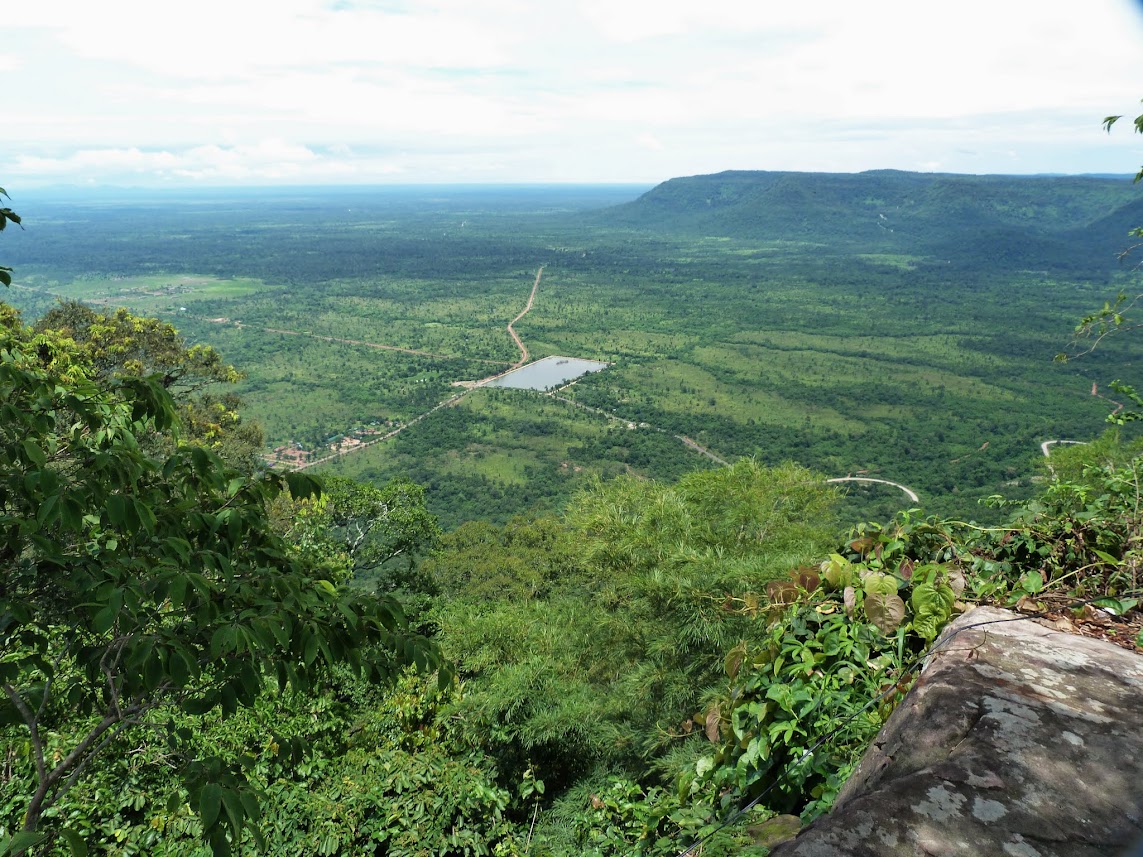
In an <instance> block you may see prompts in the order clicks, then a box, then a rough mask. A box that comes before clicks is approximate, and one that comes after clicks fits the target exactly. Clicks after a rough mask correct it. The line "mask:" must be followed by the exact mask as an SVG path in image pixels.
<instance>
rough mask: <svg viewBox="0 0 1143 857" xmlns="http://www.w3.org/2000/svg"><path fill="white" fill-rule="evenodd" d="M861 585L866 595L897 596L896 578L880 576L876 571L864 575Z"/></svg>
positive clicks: (887, 575) (885, 575)
mask: <svg viewBox="0 0 1143 857" xmlns="http://www.w3.org/2000/svg"><path fill="white" fill-rule="evenodd" d="M861 585H862V588H863V589H864V590H865V594H866V595H896V594H897V578H895V577H893V575H891V574H882V573H881V572H876V571H875V572H871V573H870V574H867V575H865V579H864V580H862V581H861ZM875 624H876V623H875Z"/></svg>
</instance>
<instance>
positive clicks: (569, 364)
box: [483, 357, 611, 390]
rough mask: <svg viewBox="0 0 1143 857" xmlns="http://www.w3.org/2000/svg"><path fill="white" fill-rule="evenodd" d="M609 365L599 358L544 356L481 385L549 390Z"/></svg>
mask: <svg viewBox="0 0 1143 857" xmlns="http://www.w3.org/2000/svg"><path fill="white" fill-rule="evenodd" d="M609 365H611V364H609V363H603V362H601V361H599V360H581V359H580V358H578V357H545V358H544V359H543V360H537V361H536V362H534V363H529V364H528V365H527V366H521V367H520V368H519V369H513V370H512V371H511V372H507V373H505V374H503V375H501V376H500V377H499V378H497V379H496V380H494V381H489V382H488V383H486V384H484V385H483V386H485V387H512V388H513V389H516V390H550V389H552V388H553V387H562V386H563V385H564V384H566V383H568V381H574V380H575V379H576V378H581V377H583V376H584V375H586V374H587V373H589V372H600V371H602V370H604V369H606V368H607V367H608V366H609Z"/></svg>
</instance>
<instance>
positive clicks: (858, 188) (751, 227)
mask: <svg viewBox="0 0 1143 857" xmlns="http://www.w3.org/2000/svg"><path fill="white" fill-rule="evenodd" d="M600 218H601V221H602V222H603V223H604V224H606V225H609V226H625V227H629V228H635V229H648V230H653V231H660V230H667V231H671V232H680V231H681V232H690V233H694V234H698V235H707V236H723V237H732V238H744V239H760V240H765V241H799V242H809V243H816V244H821V245H822V246H823V248H824V249H826V250H827V251H828V250H830V249H832V250H836V251H838V252H844V253H852V252H876V253H905V254H910V255H918V256H930V257H933V258H940V259H948V260H951V263H952V264H954V265H955V264H958V261H963V260H964V257H965V254H966V252H967V253H968V255H969V256H971V257H973V263H974V264H976V263H979V262H980V261H984V260H987V261H989V262H990V263H994V264H998V265H1001V266H1015V267H1021V268H1023V267H1029V266H1031V267H1040V268H1066V269H1073V268H1074V269H1091V268H1092V267H1093V266H1095V267H1096V268H1099V269H1103V270H1106V269H1107V268H1108V267H1110V266H1113V265H1114V264H1115V257H1114V253H1113V252H1112V250H1113V248H1121V247H1122V246H1123V245H1124V244H1125V243H1126V228H1125V227H1124V226H1123V224H1125V223H1131V224H1133V225H1135V224H1143V200H1141V199H1140V193H1139V190H1138V189H1137V188H1135V187H1133V185H1132V184H1131V182H1130V181H1129V180H1128V179H1126V178H1123V179H1109V178H1098V177H1088V176H970V175H951V174H937V173H909V172H901V171H897V170H875V171H871V172H864V173H852V174H846V173H791V172H744V171H731V172H723V173H717V174H715V175H705V176H691V177H687V178H676V179H671V180H670V181H666V182H663V183H662V184H660V185H658V186H657V187H655V188H653V189H652V190H650V191H648V192H647V193H645V194H643V195H642V196H641V197H639V198H638V199H637V200H635V201H634V202H630V203H627V204H625V205H620V206H616V207H615V208H611V209H608V210H607V211H606V212H603V213H601V214H600Z"/></svg>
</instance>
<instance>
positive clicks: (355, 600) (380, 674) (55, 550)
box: [0, 304, 437, 854]
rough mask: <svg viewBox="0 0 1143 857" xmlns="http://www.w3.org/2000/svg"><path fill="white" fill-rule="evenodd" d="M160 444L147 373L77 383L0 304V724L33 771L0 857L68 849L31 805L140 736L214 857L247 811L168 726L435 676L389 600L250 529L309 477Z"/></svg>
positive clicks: (48, 335) (161, 413)
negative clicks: (349, 686) (178, 719)
mask: <svg viewBox="0 0 1143 857" xmlns="http://www.w3.org/2000/svg"><path fill="white" fill-rule="evenodd" d="M178 432H179V424H178V408H177V406H176V404H175V402H174V401H173V399H172V398H171V394H170V391H169V390H168V389H167V387H166V386H165V385H164V383H163V378H162V377H161V376H158V375H149V376H142V375H121V374H108V375H103V374H100V373H98V372H95V371H93V370H92V369H91V366H90V363H89V362H88V360H87V359H86V357H85V355H84V354H83V352H82V349H81V348H80V347H78V346H76V345H75V343H74V342H73V341H72V340H70V339H67V338H64V337H62V336H59V335H58V334H55V333H53V332H51V331H43V332H39V333H37V332H34V331H31V330H29V329H28V328H26V327H25V326H23V325H22V324H21V323H20V322H19V320H18V316H17V315H16V313H15V312H14V311H12V310H11V309H10V308H8V307H6V306H5V305H3V304H0V567H3V568H4V569H5V575H4V577H3V578H2V579H0V729H4V730H7V731H8V732H9V733H10V734H11V730H13V729H19V730H22V731H23V733H24V738H25V740H26V743H27V747H28V748H29V749H28V752H29V753H30V755H31V757H32V760H33V762H34V765H35V771H36V774H35V782H36V788H35V791H34V793H33V794H32V795H31V796H30V797H28V798H27V803H26V809H25V810H24V812H23V818H22V821H21V822H20V824H19V829H18V830H17V831H15V832H14V834H13V835H12V836H11V837H10V838H9V839H8V840H7V842H5V841H4V840H2V839H0V853H4V851H5V850H7V852H9V853H15V854H19V853H23V852H24V851H25V850H26V849H28V848H29V847H31V846H33V845H35V844H37V843H40V842H43V841H44V840H46V839H48V838H51V837H54V836H62V837H64V838H65V839H67V840H68V841H69V842H70V843H71V845H72V846H73V850H74V851H76V852H77V853H81V852H82V851H83V843H82V841H80V840H79V839H78V837H77V835H76V834H74V832H71V831H68V830H66V829H63V828H61V827H59V825H58V821H55V820H53V821H48V820H47V815H46V814H47V813H48V810H49V809H50V808H51V807H52V806H53V805H54V804H55V803H56V802H58V801H59V799H60V797H61V796H62V795H63V794H64V793H66V791H67V790H68V789H69V788H70V787H71V786H72V785H74V784H75V783H76V782H77V781H78V780H79V779H80V778H81V777H83V775H84V773H85V771H86V770H87V769H88V767H89V766H90V765H91V764H92V762H93V760H95V759H96V758H97V757H98V756H99V754H100V753H101V751H103V750H104V749H105V748H106V747H108V746H109V745H110V744H111V742H113V741H115V740H116V739H121V738H123V737H127V736H131V735H139V736H143V735H152V736H153V735H154V734H156V733H158V734H161V735H162V736H163V739H164V740H165V741H167V742H168V744H169V753H170V758H171V759H172V760H173V762H174V763H175V764H177V766H178V767H179V769H180V771H181V772H182V773H183V781H184V784H185V787H186V788H187V790H188V792H189V795H190V800H191V802H192V804H193V805H194V806H195V807H196V809H197V810H198V812H199V814H200V816H201V818H202V824H203V829H204V835H205V836H206V837H207V838H208V840H209V842H210V844H211V846H212V847H213V849H214V851H215V853H216V854H225V853H228V851H229V848H230V845H231V843H235V842H237V841H238V840H239V838H240V836H241V835H242V831H243V829H244V828H247V827H250V828H251V829H252V830H253V831H254V833H255V835H256V834H257V829H256V827H253V826H252V825H253V823H254V822H255V821H256V820H257V818H258V812H259V810H258V804H257V800H256V797H255V795H254V794H253V792H252V791H251V790H250V789H249V788H247V787H246V785H245V778H244V776H243V775H242V773H241V771H239V770H230V769H226V768H224V767H223V766H221V765H220V764H219V763H218V762H217V760H211V759H204V758H196V757H195V755H194V754H192V753H188V752H187V747H188V746H189V745H188V740H189V737H190V736H189V734H188V733H187V730H185V729H177V728H174V725H173V721H172V720H171V719H170V718H169V717H168V716H167V715H168V714H169V713H172V712H181V713H182V714H185V715H189V716H201V715H204V714H207V713H208V712H215V711H217V712H221V714H222V715H223V716H226V715H229V714H232V713H234V712H235V711H236V710H237V709H239V708H240V707H247V706H250V705H252V704H253V702H254V701H255V700H256V699H257V698H258V697H259V695H260V694H262V693H263V692H264V690H265V689H266V687H267V681H268V680H269V679H276V681H277V684H278V686H279V687H280V688H286V687H292V688H295V689H302V690H304V689H307V688H311V687H313V686H314V684H315V682H317V681H318V680H319V679H320V678H321V676H322V675H323V674H324V673H325V672H326V670H328V669H329V668H330V667H332V666H334V665H339V664H340V665H348V666H349V667H350V668H352V669H353V670H354V671H356V672H358V673H359V674H362V675H365V676H368V677H369V678H371V679H373V680H383V679H387V678H390V677H392V676H393V675H394V674H395V672H396V671H397V670H398V669H399V668H400V666H401V665H402V664H406V663H415V664H416V665H418V666H419V667H421V668H430V667H432V666H435V665H436V664H437V660H436V655H435V650H434V649H433V648H432V646H431V645H430V644H429V643H428V642H427V641H426V640H424V639H422V638H420V637H418V636H416V635H413V634H410V633H409V632H408V631H407V630H406V626H405V623H404V619H403V617H402V615H401V611H400V609H399V607H398V605H397V604H396V602H394V601H393V600H391V599H389V598H385V597H374V596H370V597H366V596H362V595H360V594H357V593H354V592H351V591H348V590H346V589H344V588H342V587H339V586H338V585H336V583H335V582H334V581H331V580H329V579H326V578H325V577H322V576H320V574H318V573H317V572H316V571H315V570H314V568H313V567H312V566H311V565H310V564H308V563H307V562H305V561H304V558H302V557H300V556H299V555H298V553H297V552H296V551H293V550H292V549H291V548H290V546H289V545H288V544H287V543H286V542H285V540H283V539H282V537H281V536H280V535H278V534H276V533H275V532H274V531H273V530H272V528H271V527H270V526H269V521H268V513H267V506H268V504H269V503H270V502H271V501H272V500H273V499H274V498H275V497H276V496H278V495H280V494H282V493H283V492H284V491H287V490H288V491H289V492H290V493H291V494H293V495H294V496H295V497H305V496H310V497H314V496H317V495H318V493H319V485H318V484H317V482H316V481H315V480H313V479H311V478H309V477H306V476H304V475H302V474H288V475H285V476H281V475H277V474H273V473H262V474H260V475H257V476H250V475H247V474H243V473H242V472H240V471H238V470H236V469H234V468H232V467H230V466H228V465H227V464H225V463H224V462H223V461H222V460H221V459H220V458H219V457H218V456H217V455H216V454H215V453H213V452H212V451H211V450H209V449H205V448H202V447H200V446H186V445H179V444H178V443H177V439H178ZM153 435H162V436H166V437H170V438H171V439H172V441H173V442H172V443H171V448H170V451H169V452H167V453H157V452H156V451H155V450H154V449H153V448H152V447H148V446H145V445H144V444H142V443H141V442H140V438H145V437H150V436H153ZM140 740H141V739H140ZM180 799H181V798H180V797H178V796H176V797H175V800H180Z"/></svg>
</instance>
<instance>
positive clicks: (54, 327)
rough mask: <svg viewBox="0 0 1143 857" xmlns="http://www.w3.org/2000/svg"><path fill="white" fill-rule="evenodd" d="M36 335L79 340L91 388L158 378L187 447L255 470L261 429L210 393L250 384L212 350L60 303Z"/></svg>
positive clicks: (154, 324) (125, 314) (117, 313)
mask: <svg viewBox="0 0 1143 857" xmlns="http://www.w3.org/2000/svg"><path fill="white" fill-rule="evenodd" d="M33 329H34V330H35V332H37V333H49V332H52V333H55V334H57V335H58V336H61V337H67V338H68V339H71V340H73V341H74V342H75V343H76V346H77V354H78V355H79V357H80V358H81V359H82V361H83V364H84V366H85V367H86V369H87V370H88V374H89V377H91V379H92V380H95V381H104V380H108V379H110V378H113V377H117V376H132V377H137V378H143V377H147V376H150V375H157V376H159V378H160V379H161V383H162V385H163V387H164V388H166V389H167V390H169V391H170V393H171V396H172V398H174V400H175V402H176V404H177V405H178V407H179V417H180V420H181V423H182V433H181V436H180V439H181V441H182V442H183V443H195V444H199V445H200V446H205V447H207V448H208V449H212V450H213V451H215V452H217V453H218V454H219V455H220V456H221V457H222V458H223V459H224V460H226V461H227V463H229V464H233V465H236V466H238V467H239V468H240V469H243V470H251V469H254V468H255V467H256V466H257V464H258V461H259V455H260V453H261V451H262V445H263V436H262V429H261V428H260V427H259V426H258V424H257V423H252V422H249V421H246V420H243V419H242V416H241V414H240V413H239V408H240V407H241V404H242V403H241V400H240V399H239V398H238V397H237V396H235V395H234V394H233V393H225V394H221V395H220V394H217V393H214V392H211V389H212V388H214V387H216V386H217V385H219V384H234V383H236V382H237V381H239V380H241V379H242V378H243V377H244V376H243V375H242V373H240V372H239V371H238V370H237V369H235V368H234V367H233V366H231V365H229V364H227V363H226V362H225V361H224V360H223V359H222V355H220V354H219V353H218V352H217V351H215V349H213V348H212V347H210V346H209V345H192V346H188V345H187V344H186V341H185V340H184V339H183V337H182V336H181V335H180V334H179V332H178V330H176V329H175V327H174V325H172V324H169V323H168V322H165V321H160V320H159V319H156V318H144V317H142V316H137V315H135V314H133V313H131V312H129V311H128V310H126V309H122V308H120V309H116V310H114V311H112V312H108V313H101V312H97V311H96V310H94V309H92V308H91V307H89V306H86V305H84V304H81V303H78V302H76V301H61V302H60V303H59V305H58V306H56V307H55V308H53V309H51V310H50V311H48V312H47V313H45V314H44V315H43V316H42V317H41V318H40V319H39V320H38V321H37V322H36V323H35V326H34V328H33ZM158 439H160V440H163V436H161V435H160V436H159V438H158ZM168 447H169V444H168Z"/></svg>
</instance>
